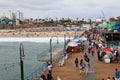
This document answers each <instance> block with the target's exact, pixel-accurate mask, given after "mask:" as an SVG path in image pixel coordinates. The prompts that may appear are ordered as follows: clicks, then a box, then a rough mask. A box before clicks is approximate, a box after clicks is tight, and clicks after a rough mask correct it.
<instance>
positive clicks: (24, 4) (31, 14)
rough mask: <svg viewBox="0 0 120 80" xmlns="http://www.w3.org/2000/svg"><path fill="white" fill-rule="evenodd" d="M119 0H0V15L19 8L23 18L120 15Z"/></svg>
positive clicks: (107, 16) (93, 17) (95, 17)
mask: <svg viewBox="0 0 120 80" xmlns="http://www.w3.org/2000/svg"><path fill="white" fill-rule="evenodd" d="M119 4H120V0H0V15H3V14H5V15H7V12H8V11H9V10H11V11H13V12H16V11H17V10H20V11H21V12H23V14H24V18H46V17H49V18H56V17H57V18H62V17H64V18H73V19H76V18H77V17H78V18H86V19H88V18H91V19H97V18H100V17H105V18H109V17H117V16H120V5H119Z"/></svg>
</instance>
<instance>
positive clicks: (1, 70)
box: [0, 39, 63, 80]
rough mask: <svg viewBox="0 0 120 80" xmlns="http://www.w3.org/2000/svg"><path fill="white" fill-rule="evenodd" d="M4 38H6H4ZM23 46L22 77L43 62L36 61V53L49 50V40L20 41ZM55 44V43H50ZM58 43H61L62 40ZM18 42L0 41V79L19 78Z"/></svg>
mask: <svg viewBox="0 0 120 80" xmlns="http://www.w3.org/2000/svg"><path fill="white" fill-rule="evenodd" d="M5 40H6V39H5ZM22 43H23V46H24V54H25V59H24V74H25V75H24V77H26V76H27V75H30V73H32V72H34V70H35V69H37V68H39V67H40V66H42V65H43V64H44V63H43V62H40V61H37V55H38V54H39V55H40V54H41V55H42V54H45V53H42V52H43V51H46V50H49V41H46V42H44V43H43V42H29V41H28V42H27V41H26V42H22ZM52 44H54V45H55V44H56V43H52ZM60 44H63V43H62V42H61V43H60ZM19 47H20V42H19V41H17V42H16V41H14V40H13V41H10V42H9V40H6V42H4V41H3V42H2V41H0V80H20V79H21V76H20V52H19ZM46 54H47V53H46Z"/></svg>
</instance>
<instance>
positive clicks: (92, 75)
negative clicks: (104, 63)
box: [81, 54, 95, 80]
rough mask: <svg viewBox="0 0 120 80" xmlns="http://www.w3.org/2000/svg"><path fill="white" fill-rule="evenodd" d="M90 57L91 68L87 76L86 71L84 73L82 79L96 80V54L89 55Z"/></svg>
mask: <svg viewBox="0 0 120 80" xmlns="http://www.w3.org/2000/svg"><path fill="white" fill-rule="evenodd" d="M88 56H89V58H90V68H89V71H88V75H87V76H86V75H85V74H84V73H83V74H82V77H81V80H94V73H95V71H94V56H92V55H91V54H89V55H88Z"/></svg>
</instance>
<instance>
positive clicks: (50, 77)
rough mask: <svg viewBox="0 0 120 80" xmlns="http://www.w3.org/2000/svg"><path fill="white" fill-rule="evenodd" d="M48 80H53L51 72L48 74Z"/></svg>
mask: <svg viewBox="0 0 120 80" xmlns="http://www.w3.org/2000/svg"><path fill="white" fill-rule="evenodd" d="M47 80H53V76H52V72H51V71H49V72H48V74H47Z"/></svg>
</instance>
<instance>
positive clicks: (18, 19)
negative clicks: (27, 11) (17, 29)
mask: <svg viewBox="0 0 120 80" xmlns="http://www.w3.org/2000/svg"><path fill="white" fill-rule="evenodd" d="M4 17H5V18H8V19H9V21H8V23H6V22H5V21H3V22H4V23H5V24H12V25H20V24H22V22H23V21H24V17H23V13H22V12H20V11H19V10H17V11H16V12H12V11H8V15H7V16H4ZM0 19H2V20H4V19H3V16H2V17H1V18H0ZM3 22H0V24H3Z"/></svg>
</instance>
